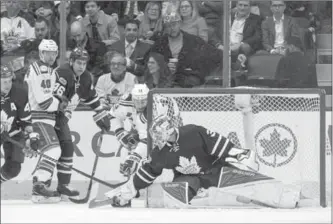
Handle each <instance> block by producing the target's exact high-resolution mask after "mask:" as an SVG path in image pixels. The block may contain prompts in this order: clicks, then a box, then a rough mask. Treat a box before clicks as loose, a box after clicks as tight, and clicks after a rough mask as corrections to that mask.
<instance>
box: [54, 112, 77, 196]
mask: <svg viewBox="0 0 333 224" xmlns="http://www.w3.org/2000/svg"><path fill="white" fill-rule="evenodd" d="M56 119H57V122H56V128H55V131H56V133H57V136H58V139H59V143H60V148H61V155H60V158H59V160H58V161H59V162H61V163H63V164H66V165H68V166H72V165H73V155H74V145H73V142H72V135H71V132H70V129H69V125H68V123H67V121H66V120H65V119H67V118H66V117H65V116H64V115H63V114H62V113H60V114H58V115H57V118H56ZM71 176H72V171H71V169H70V168H68V167H64V166H62V165H60V164H57V177H58V187H57V190H58V192H59V193H60V194H63V195H67V196H70V197H73V196H78V195H79V191H77V190H75V189H73V188H72V187H70V186H68V185H69V184H70V182H71Z"/></svg>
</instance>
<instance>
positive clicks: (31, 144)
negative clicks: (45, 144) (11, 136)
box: [23, 132, 39, 158]
mask: <svg viewBox="0 0 333 224" xmlns="http://www.w3.org/2000/svg"><path fill="white" fill-rule="evenodd" d="M25 146H26V147H25V148H24V149H23V152H24V154H25V156H26V157H28V158H32V157H37V155H38V154H37V150H38V148H39V134H38V133H37V132H31V133H29V134H27V135H26V136H25Z"/></svg>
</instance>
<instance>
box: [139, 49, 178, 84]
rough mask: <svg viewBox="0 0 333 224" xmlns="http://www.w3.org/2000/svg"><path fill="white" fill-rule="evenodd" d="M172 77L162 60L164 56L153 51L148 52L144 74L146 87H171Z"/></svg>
mask: <svg viewBox="0 0 333 224" xmlns="http://www.w3.org/2000/svg"><path fill="white" fill-rule="evenodd" d="M173 78H174V77H173V75H172V74H171V72H170V70H169V68H168V66H167V64H166V62H165V61H164V56H163V55H161V54H159V53H155V52H152V53H150V54H149V57H148V62H147V68H146V71H145V74H144V83H146V85H147V86H148V88H149V89H152V88H171V87H173Z"/></svg>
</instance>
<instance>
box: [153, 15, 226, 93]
mask: <svg viewBox="0 0 333 224" xmlns="http://www.w3.org/2000/svg"><path fill="white" fill-rule="evenodd" d="M163 22H164V32H165V35H163V36H162V37H161V38H159V39H157V40H156V42H155V44H154V45H153V47H152V50H151V52H157V53H160V54H162V55H163V56H164V60H165V61H169V63H168V67H169V69H170V71H171V73H172V74H173V75H174V76H175V83H176V86H178V87H187V88H189V87H190V88H191V87H194V86H198V85H201V84H203V82H204V79H205V76H207V75H209V74H210V72H211V71H212V70H214V69H216V67H218V66H219V65H220V63H221V61H222V56H223V53H222V51H220V50H218V49H216V48H214V47H213V46H211V45H209V44H206V43H205V42H204V41H203V40H202V39H201V38H200V37H197V36H193V35H191V34H188V33H186V32H184V31H181V29H180V23H181V18H180V15H179V14H178V13H176V12H174V13H171V14H169V15H165V17H164V18H163Z"/></svg>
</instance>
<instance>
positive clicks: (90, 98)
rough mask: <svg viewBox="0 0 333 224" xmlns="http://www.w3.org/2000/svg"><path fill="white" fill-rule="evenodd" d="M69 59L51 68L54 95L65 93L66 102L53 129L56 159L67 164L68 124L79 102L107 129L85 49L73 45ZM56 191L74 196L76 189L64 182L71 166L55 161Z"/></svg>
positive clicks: (69, 148) (69, 147)
mask: <svg viewBox="0 0 333 224" xmlns="http://www.w3.org/2000/svg"><path fill="white" fill-rule="evenodd" d="M69 60H70V61H69V63H68V64H65V65H63V66H60V67H59V68H57V69H55V70H54V73H55V75H56V83H55V87H54V95H56V96H61V97H65V98H67V99H68V100H69V104H68V106H67V108H66V109H65V111H63V112H57V115H56V124H55V130H56V133H57V136H58V138H59V143H60V146H61V156H60V158H59V162H62V163H64V164H66V165H69V166H71V165H72V164H73V155H74V145H73V143H72V136H71V134H70V129H69V126H68V120H69V119H70V118H71V115H72V111H74V110H75V108H76V106H77V105H78V104H79V102H80V101H81V102H83V103H84V104H86V105H89V106H90V107H91V108H92V109H94V110H95V111H97V114H96V115H95V116H94V120H95V121H96V123H97V125H99V126H100V127H101V129H105V130H108V129H109V128H110V124H109V123H110V121H109V119H107V114H106V112H105V111H104V104H101V101H100V100H99V97H98V95H97V93H96V91H95V88H94V87H93V83H92V77H91V74H90V73H89V72H88V71H87V70H86V65H87V62H88V60H89V57H88V53H87V51H85V50H84V49H80V48H76V49H74V50H73V51H72V52H71V55H70V59H69ZM57 171H58V172H57V177H58V181H59V184H58V188H57V190H58V192H59V193H61V194H64V195H68V196H77V195H79V192H78V191H77V190H74V189H73V188H71V187H68V184H69V183H70V180H71V170H70V169H69V168H68V167H63V166H61V165H59V164H58V165H57Z"/></svg>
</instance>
